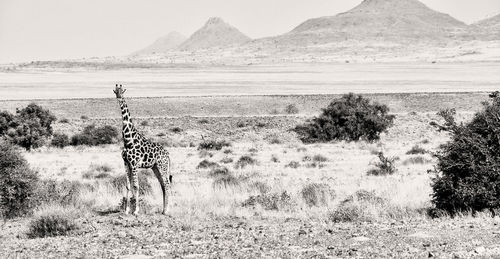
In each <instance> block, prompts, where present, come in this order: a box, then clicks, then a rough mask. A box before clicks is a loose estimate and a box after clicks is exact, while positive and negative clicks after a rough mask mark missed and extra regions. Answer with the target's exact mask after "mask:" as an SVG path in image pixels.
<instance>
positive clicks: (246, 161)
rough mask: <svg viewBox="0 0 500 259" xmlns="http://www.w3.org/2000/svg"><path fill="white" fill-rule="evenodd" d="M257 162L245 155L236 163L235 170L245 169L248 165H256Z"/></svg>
mask: <svg viewBox="0 0 500 259" xmlns="http://www.w3.org/2000/svg"><path fill="white" fill-rule="evenodd" d="M256 164H257V160H256V159H254V158H252V157H251V156H249V155H244V156H241V157H240V158H239V159H238V161H236V164H235V165H234V167H235V168H241V169H243V168H245V167H246V166H247V165H256Z"/></svg>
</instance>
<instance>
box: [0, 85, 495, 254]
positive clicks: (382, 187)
mask: <svg viewBox="0 0 500 259" xmlns="http://www.w3.org/2000/svg"><path fill="white" fill-rule="evenodd" d="M332 97H333V96H301V97H299V96H274V97H262V96H257V97H256V96H254V97H244V96H243V97H177V98H153V99H146V98H138V99H132V98H131V99H130V100H129V103H130V109H131V112H132V115H133V116H134V118H137V119H136V120H135V122H136V124H137V125H138V126H137V127H138V128H139V130H140V131H142V132H144V133H145V134H146V135H147V136H149V137H151V138H153V139H155V140H156V141H159V142H162V143H164V145H166V146H167V147H168V149H169V151H170V152H171V154H172V161H173V172H174V183H175V184H174V187H173V191H172V200H171V204H170V207H169V208H170V214H169V216H167V217H165V216H161V215H159V214H158V211H159V210H160V208H161V200H160V197H161V196H160V190H159V187H158V184H156V180H155V179H153V178H150V179H149V181H150V182H151V183H152V187H153V192H152V193H151V194H147V195H145V196H144V197H143V198H144V199H145V201H143V202H145V203H147V206H146V207H144V208H142V212H141V215H140V216H139V217H132V216H124V215H123V214H121V213H120V212H118V210H117V209H118V204H119V201H120V199H121V197H122V193H123V190H119V189H114V188H112V187H110V185H109V184H108V183H107V180H106V178H103V179H97V178H96V179H94V178H86V177H85V175H88V174H90V175H92V174H95V173H96V172H95V170H96V169H95V168H96V167H99V166H106V167H108V168H110V169H109V170H110V171H109V174H110V176H109V177H111V178H112V177H116V176H120V175H122V174H123V172H124V168H123V163H122V162H121V160H120V155H119V153H120V146H119V145H118V144H115V145H109V146H103V147H93V148H89V147H77V148H74V147H66V148H64V149H57V148H41V149H39V150H35V151H31V152H26V153H25V154H24V155H25V157H26V158H27V159H28V161H29V163H30V165H31V166H32V167H33V168H35V169H36V170H38V171H39V172H40V174H41V175H42V177H44V178H53V179H59V180H63V179H67V180H75V181H79V182H84V183H89V184H91V185H92V186H94V188H93V189H92V190H88V191H86V192H84V193H82V194H81V196H80V198H79V199H80V202H81V203H82V204H86V205H84V206H83V207H82V208H80V211H79V215H80V216H78V218H77V224H78V226H79V228H78V229H77V230H75V231H73V232H72V233H70V235H69V236H66V237H55V238H35V239H30V238H27V237H26V231H27V226H28V221H29V220H30V218H25V219H19V220H13V221H7V222H5V223H4V224H3V225H2V228H1V229H2V231H1V232H0V233H1V234H0V241H1V242H0V251H1V252H0V253H1V255H2V256H15V257H18V256H19V257H40V256H56V257H60V256H68V257H82V256H88V257H111V258H115V257H124V256H139V255H141V256H165V257H177V256H180V257H195V258H206V257H255V256H260V257H311V256H315V257H357V258H367V257H398V258H402V257H427V256H433V257H438V258H470V257H491V256H495V255H496V256H498V255H500V246H499V245H498V244H499V242H498V241H499V238H500V235H499V233H500V228H499V225H498V224H499V221H498V218H495V219H491V218H488V214H480V215H479V217H477V218H472V217H471V216H468V215H464V216H461V217H459V218H455V219H450V218H447V217H445V218H442V219H438V220H433V219H430V218H428V217H427V216H426V214H425V209H426V208H428V207H429V206H430V196H429V195H430V193H431V189H430V185H429V184H430V178H431V174H429V173H427V171H428V170H429V169H432V168H433V165H434V164H435V160H434V158H433V157H432V156H431V154H430V153H426V154H420V155H409V154H406V153H407V152H408V150H410V149H411V148H412V147H413V146H416V145H418V146H421V147H423V148H424V149H426V150H428V151H429V152H433V151H436V150H437V148H438V146H439V145H440V144H441V143H444V142H445V141H447V139H448V136H447V134H445V133H439V132H436V130H435V129H434V128H432V127H431V126H429V122H431V121H433V120H436V119H438V118H437V116H436V115H435V113H436V111H437V110H439V109H441V108H444V107H455V108H457V110H458V112H459V120H462V121H463V120H468V119H470V118H471V115H472V113H471V112H473V111H475V110H478V109H480V107H481V105H480V102H481V101H483V100H486V99H487V94H485V93H461V94H413V95H407V94H395V95H391V94H385V95H370V98H373V99H376V100H378V101H381V102H387V103H388V104H389V106H390V107H391V111H392V112H393V113H395V114H396V115H397V119H396V121H395V125H394V126H393V127H392V128H391V129H390V130H389V131H388V132H387V133H386V134H383V136H382V139H381V140H380V141H378V142H375V143H364V142H359V143H345V142H337V143H328V144H314V145H304V144H302V143H300V142H299V141H298V140H297V138H296V136H295V135H294V133H291V132H289V129H290V128H292V127H294V125H296V124H298V123H301V122H303V121H304V120H305V119H307V118H308V117H310V116H311V115H312V114H315V112H314V110H316V109H318V108H317V107H321V106H322V104H324V103H327V100H328V98H332ZM171 99H172V100H173V101H174V103H173V104H170V105H172V106H171V109H166V110H168V112H166V115H164V114H159V113H158V111H161V110H159V109H158V107H163V106H165V105H167V104H168V103H169V102H168V100H171ZM165 100H167V101H165ZM224 100H226V104H225V106H222V108H221V106H220V104H222V103H224ZM469 100H470V102H469ZM26 102H28V101H16V102H14V101H7V102H5V101H4V102H0V107H2V109H5V107H7V106H9V107H13V106H16V105H17V106H23V105H24V104H25V103H26ZM291 102H293V103H296V104H297V106H298V107H299V109H300V113H299V114H297V115H286V114H284V112H283V108H284V106H285V105H286V104H289V103H291ZM199 103H204V104H203V107H204V109H206V110H201V111H200V110H199V107H200V106H199V105H200V104H199ZM317 103H321V105H320V104H317ZM42 104H47V105H49V104H50V105H52V106H50V108H51V109H53V110H54V112H55V113H56V114H57V115H58V116H59V117H60V116H61V115H63V114H64V115H67V117H68V118H69V123H57V124H56V125H55V131H57V132H65V133H67V134H73V133H74V132H77V131H79V130H81V128H82V127H83V126H85V125H88V124H91V123H96V124H99V125H104V124H111V125H116V126H119V123H120V120H119V117H117V116H119V114H118V111H116V113H115V112H111V111H108V110H107V109H112V107H113V106H115V104H116V103H114V100H111V99H109V100H96V99H94V100H86V99H80V100H52V101H43V103H42ZM94 104H95V105H94ZM146 104H148V105H149V106H148V105H146ZM241 104H242V105H241ZM84 105H90V106H91V107H92V108H93V110H95V111H96V112H95V113H93V114H88V115H89V119H85V120H83V119H80V118H79V114H80V112H81V110H79V108H80V107H82V106H84ZM108 105H111V106H108ZM314 105H316V106H314ZM147 107H149V108H147ZM155 107H156V108H157V109H156V110H154V108H155ZM167 107H168V105H167ZM249 107H253V108H254V109H253V110H251V109H249ZM256 107H257V108H256ZM276 107H281V108H280V109H281V110H278V112H277V114H270V113H269V112H268V111H269V109H274V108H276ZM114 108H116V110H117V109H118V108H117V107H114ZM9 109H10V108H9ZM87 111H89V110H87ZM154 111H157V113H155V112H154ZM316 113H317V112H316ZM175 114H178V115H179V116H175ZM229 114H233V116H230V117H227V116H228V115H229ZM193 115H195V116H199V117H193ZM94 116H95V117H94ZM172 116H173V117H172ZM144 121H146V122H147V123H144ZM201 121H203V122H201ZM240 124H241V125H242V126H240ZM174 127H179V128H180V129H181V131H180V132H173V131H172V129H173V128H174ZM161 133H163V134H161ZM201 135H204V136H205V137H206V138H210V139H224V140H227V141H228V142H230V143H231V146H230V147H227V148H224V149H222V150H220V151H209V152H200V151H199V150H197V144H198V143H199V142H200V141H201ZM226 150H230V151H226ZM378 151H383V152H385V153H386V154H387V155H389V156H395V157H399V159H398V160H397V162H396V167H397V169H398V171H397V173H396V174H394V175H390V176H368V175H367V174H366V172H367V171H368V170H369V169H371V168H373V166H374V165H373V164H374V162H376V161H377V158H376V153H377V152H378ZM244 155H249V156H251V157H252V158H254V159H255V160H256V161H257V163H256V164H254V165H249V166H247V167H244V168H236V164H237V162H236V161H237V160H238V159H239V158H240V157H242V156H244ZM315 155H321V156H324V157H325V158H326V161H324V162H321V163H320V164H319V165H315V166H312V160H311V158H312V157H314V156H315ZM353 158H355V159H353ZM204 159H206V160H208V161H211V162H216V163H219V164H220V165H223V166H226V167H227V168H229V170H230V171H231V172H233V174H234V175H235V177H237V179H238V183H237V184H236V185H230V186H222V187H221V186H220V185H218V184H217V183H216V182H215V179H214V178H213V177H211V176H210V170H209V169H200V168H197V167H198V165H199V164H200V162H201V161H203V160H204ZM291 162H296V163H297V164H298V167H297V168H294V167H290V166H289V165H290V163H291ZM311 183H326V184H327V185H328V186H329V188H331V189H332V190H334V192H335V195H334V196H332V197H331V198H330V199H328V200H327V202H326V203H325V204H321V205H319V206H313V207H310V206H309V205H307V204H306V203H305V201H304V199H303V197H302V195H301V192H302V190H303V188H304V187H305V186H306V185H307V184H311ZM360 190H366V191H373V192H374V194H375V195H376V196H377V197H380V198H381V199H383V200H384V202H383V204H378V205H377V204H370V205H369V206H368V207H363V211H364V212H363V213H365V217H366V218H361V219H355V220H354V221H353V222H342V223H339V222H335V221H332V216H331V215H332V213H333V212H334V211H335V210H336V209H337V208H339V206H340V204H342V202H343V201H344V200H345V199H348V198H349V196H350V195H353V194H354V193H356V192H357V191H360ZM283 192H286V193H287V194H288V195H289V197H290V198H289V200H287V203H285V204H284V205H280V206H278V208H277V209H266V207H263V206H255V207H254V206H243V204H244V203H245V202H246V201H247V200H248V199H249V197H250V196H252V195H260V194H262V193H278V194H279V193H283Z"/></svg>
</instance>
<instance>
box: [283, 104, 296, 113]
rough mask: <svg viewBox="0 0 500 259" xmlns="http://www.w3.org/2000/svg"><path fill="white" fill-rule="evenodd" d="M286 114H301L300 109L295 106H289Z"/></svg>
mask: <svg viewBox="0 0 500 259" xmlns="http://www.w3.org/2000/svg"><path fill="white" fill-rule="evenodd" d="M285 112H286V113H288V114H297V113H299V108H297V106H295V104H289V105H287V106H286V107H285Z"/></svg>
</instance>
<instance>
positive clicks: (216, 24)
mask: <svg viewBox="0 0 500 259" xmlns="http://www.w3.org/2000/svg"><path fill="white" fill-rule="evenodd" d="M250 40H251V39H250V38H249V37H248V36H246V35H245V34H243V33H241V32H240V31H239V30H238V29H236V28H235V27H233V26H231V25H229V24H228V23H226V22H224V21H223V20H222V19H221V18H218V17H212V18H210V19H208V21H207V22H206V23H205V25H204V26H203V27H201V28H200V29H199V30H197V31H196V32H195V33H193V35H191V37H189V39H187V40H186V41H185V42H183V43H182V44H181V45H180V46H179V48H178V49H179V50H197V49H208V48H214V47H226V46H230V45H239V44H242V43H245V42H248V41H250Z"/></svg>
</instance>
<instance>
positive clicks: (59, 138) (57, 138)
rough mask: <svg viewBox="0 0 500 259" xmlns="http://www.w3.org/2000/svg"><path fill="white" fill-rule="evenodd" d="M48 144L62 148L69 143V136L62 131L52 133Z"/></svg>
mask: <svg viewBox="0 0 500 259" xmlns="http://www.w3.org/2000/svg"><path fill="white" fill-rule="evenodd" d="M50 145H52V146H54V147H58V148H63V147H65V146H68V145H69V137H68V135H66V134H64V133H54V136H53V137H52V140H51V141H50Z"/></svg>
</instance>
